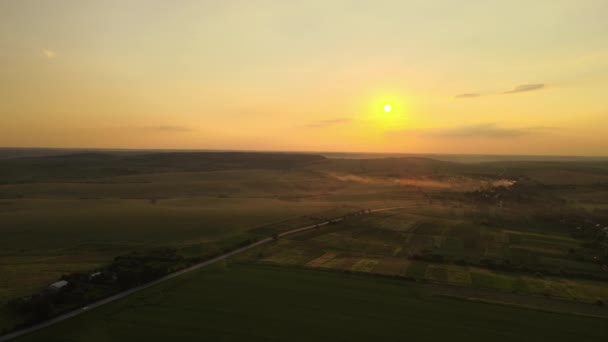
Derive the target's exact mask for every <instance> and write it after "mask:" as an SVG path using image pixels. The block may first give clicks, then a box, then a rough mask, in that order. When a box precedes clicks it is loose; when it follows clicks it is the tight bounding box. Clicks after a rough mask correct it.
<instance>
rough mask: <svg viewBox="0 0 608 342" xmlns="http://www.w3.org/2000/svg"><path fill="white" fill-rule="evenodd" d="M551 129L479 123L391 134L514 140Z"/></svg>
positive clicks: (550, 128)
mask: <svg viewBox="0 0 608 342" xmlns="http://www.w3.org/2000/svg"><path fill="white" fill-rule="evenodd" d="M552 129H553V128H552V127H544V126H534V127H521V128H507V127H501V126H499V125H497V124H496V123H480V124H475V125H466V126H460V127H455V128H447V129H422V130H406V131H400V132H393V134H400V133H404V134H410V135H411V134H416V135H419V136H424V137H433V138H496V139H504V138H516V137H521V136H527V135H531V134H537V133H540V132H541V131H546V130H552Z"/></svg>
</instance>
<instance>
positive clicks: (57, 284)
mask: <svg viewBox="0 0 608 342" xmlns="http://www.w3.org/2000/svg"><path fill="white" fill-rule="evenodd" d="M67 284H68V282H67V281H65V280H60V281H58V282H55V283H52V284H51V285H49V290H51V291H59V290H61V289H62V288H64V287H65V286H66V285H67Z"/></svg>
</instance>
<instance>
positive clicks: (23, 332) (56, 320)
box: [0, 207, 405, 342]
mask: <svg viewBox="0 0 608 342" xmlns="http://www.w3.org/2000/svg"><path fill="white" fill-rule="evenodd" d="M402 208H405V207H390V208H379V209H372V210H369V211H367V212H366V213H374V212H378V211H386V210H392V209H402ZM343 220H344V218H342V217H340V218H336V219H333V220H329V221H325V222H321V223H317V224H313V225H310V226H306V227H302V228H296V229H292V230H289V231H286V232H283V233H280V234H279V236H286V235H291V234H296V233H300V232H303V231H307V230H311V229H315V228H320V227H323V226H326V225H328V224H330V223H335V222H340V221H343ZM272 240H274V239H273V238H272V237H269V238H265V239H263V240H259V241H256V242H253V243H251V244H249V245H247V246H244V247H241V248H237V249H235V250H233V251H231V252H228V253H226V254H222V255H220V256H217V257H215V258H213V259H209V260H206V261H203V262H200V263H198V264H196V265H193V266H190V267H188V268H184V269H183V270H180V271H177V272H175V273H171V274H168V275H166V276H164V277H162V278H159V279H157V280H154V281H152V282H149V283H147V284H144V285H140V286H137V287H134V288H132V289H129V290H126V291H123V292H120V293H117V294H115V295H113V296H110V297H107V298H105V299H102V300H99V301H97V302H94V303H91V304H89V305H88V306H85V307H82V308H79V309H76V310H74V311H70V312H68V313H65V314H62V315H59V316H56V317H53V318H51V319H49V320H47V321H44V322H42V323H39V324H36V325H33V326H31V327H29V328H25V329H21V330H17V331H14V332H12V333H10V334H7V335H3V336H0V342H5V341H8V340H11V339H14V338H17V337H19V336H23V335H26V334H29V333H32V332H34V331H37V330H40V329H42V328H46V327H48V326H51V325H53V324H56V323H59V322H61V321H65V320H66V319H69V318H72V317H74V316H78V315H80V314H83V313H85V312H88V311H90V310H93V309H95V308H98V307H100V306H102V305H105V304H108V303H111V302H114V301H116V300H119V299H122V298H125V297H127V296H130V295H132V294H134V293H136V292H139V291H141V290H144V289H147V288H149V287H152V286H155V285H157V284H160V283H162V282H165V281H167V280H169V279H173V278H175V277H179V276H180V275H182V274H185V273H189V272H192V271H195V270H198V269H199V268H203V267H205V266H209V265H211V264H214V263H216V262H218V261H221V260H225V259H228V258H230V257H231V256H234V255H237V254H241V253H243V252H245V251H247V250H250V249H252V248H254V247H257V246H259V245H263V244H265V243H268V242H270V241H272Z"/></svg>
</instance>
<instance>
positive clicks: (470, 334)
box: [16, 264, 608, 342]
mask: <svg viewBox="0 0 608 342" xmlns="http://www.w3.org/2000/svg"><path fill="white" fill-rule="evenodd" d="M514 327H516V329H514ZM521 336H525V339H526V340H530V341H537V340H543V341H545V340H550V341H572V340H577V341H603V340H605V339H606V338H608V329H607V328H606V320H605V319H600V318H593V317H584V316H577V315H565V314H555V313H548V312H543V311H538V310H528V309H521V308H513V307H508V306H504V305H494V304H487V303H480V302H474V301H464V300H458V299H452V298H448V297H445V296H434V295H432V293H431V292H430V291H429V290H427V289H426V288H425V287H424V286H421V285H420V284H415V283H409V282H402V281H399V280H393V279H382V278H376V277H370V276H363V275H344V274H339V273H328V272H319V271H312V270H301V269H293V268H276V267H268V266H242V265H231V264H228V265H223V266H220V267H216V268H214V269H209V270H205V271H199V272H196V273H194V274H189V275H186V276H184V277H181V278H178V279H174V280H172V281H170V282H167V283H164V284H162V285H160V286H157V287H154V288H151V289H148V290H146V291H144V292H141V293H138V294H137V295H134V296H132V297H129V298H127V299H125V300H121V301H119V302H115V303H112V304H109V305H107V306H104V307H102V308H100V309H97V310H94V311H91V312H89V313H86V314H84V315H81V316H79V317H76V318H74V319H72V320H69V321H65V322H63V323H60V324H58V325H55V326H53V327H50V328H48V329H45V330H42V331H39V332H36V333H33V334H31V335H28V336H25V337H23V338H20V339H17V340H16V341H20V342H30V341H31V342H34V341H47V342H52V341H90V342H95V341H164V340H166V339H169V338H174V339H179V340H180V341H200V340H201V339H205V340H213V341H243V340H246V341H268V340H280V341H286V340H289V341H394V340H395V339H396V338H397V339H401V338H403V339H415V340H417V341H437V340H448V339H449V340H456V341H467V340H471V341H479V340H488V341H513V340H519V339H521Z"/></svg>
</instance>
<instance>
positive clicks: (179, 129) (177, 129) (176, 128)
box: [149, 125, 193, 132]
mask: <svg viewBox="0 0 608 342" xmlns="http://www.w3.org/2000/svg"><path fill="white" fill-rule="evenodd" d="M149 129H151V130H155V131H160V132H191V131H192V130H193V129H192V128H190V127H185V126H171V125H163V126H156V127H149Z"/></svg>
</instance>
